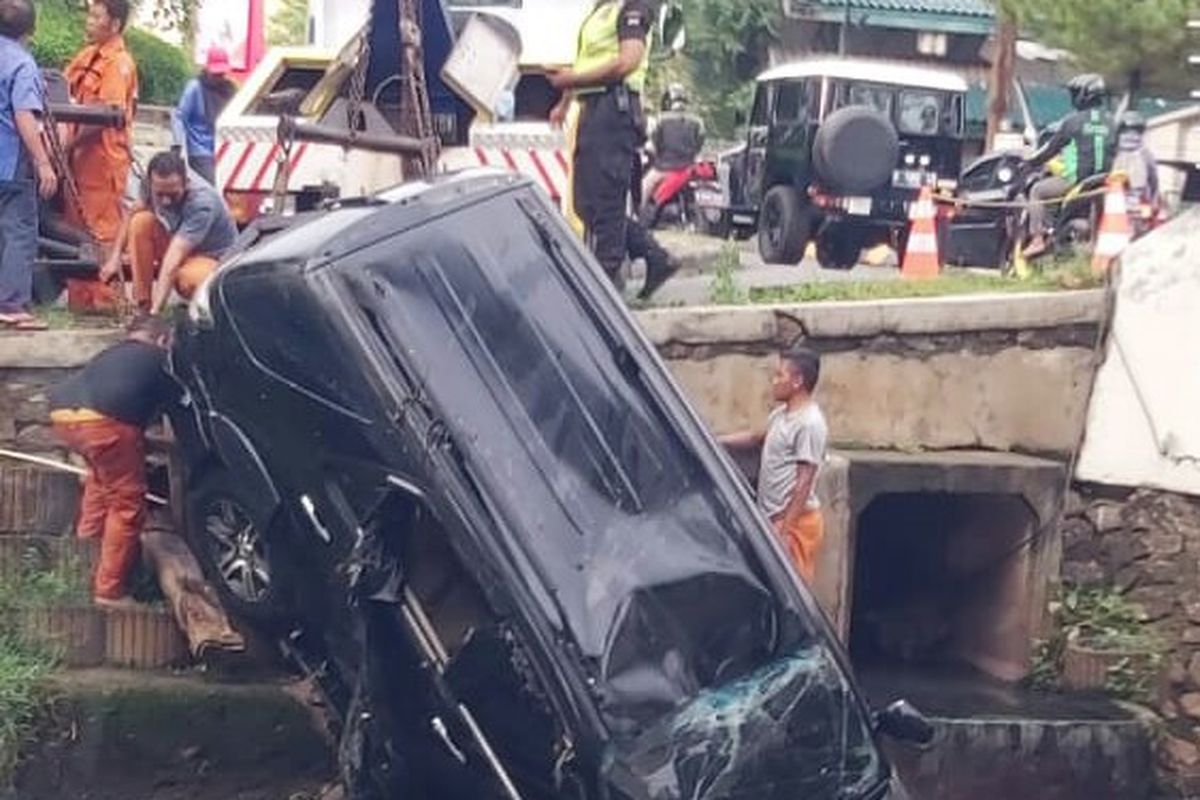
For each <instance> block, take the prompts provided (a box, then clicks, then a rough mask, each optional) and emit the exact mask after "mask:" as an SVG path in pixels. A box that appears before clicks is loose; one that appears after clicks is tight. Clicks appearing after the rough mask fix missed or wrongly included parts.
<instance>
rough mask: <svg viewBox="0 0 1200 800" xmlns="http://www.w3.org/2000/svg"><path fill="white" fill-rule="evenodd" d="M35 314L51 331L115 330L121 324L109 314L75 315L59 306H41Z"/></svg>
mask: <svg viewBox="0 0 1200 800" xmlns="http://www.w3.org/2000/svg"><path fill="white" fill-rule="evenodd" d="M35 313H36V314H37V316H38V318H39V319H41V320H42V321H43V322H45V323H46V324H47V325H49V326H50V330H53V331H64V330H81V329H86V330H94V329H96V328H117V327H120V324H121V321H120V320H119V319H117V318H116V317H115V316H113V315H111V314H76V313H75V312H73V311H68V310H67V309H65V308H62V307H60V306H41V307H39V308H38V309H37V310H36V312H35Z"/></svg>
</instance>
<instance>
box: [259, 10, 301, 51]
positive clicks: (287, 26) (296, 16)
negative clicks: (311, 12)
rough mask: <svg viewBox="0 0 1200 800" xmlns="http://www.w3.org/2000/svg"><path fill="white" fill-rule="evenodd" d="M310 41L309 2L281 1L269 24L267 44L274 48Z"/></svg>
mask: <svg viewBox="0 0 1200 800" xmlns="http://www.w3.org/2000/svg"><path fill="white" fill-rule="evenodd" d="M306 41H308V0H280V2H279V8H278V10H277V11H276V12H275V13H274V14H272V15H271V19H270V20H269V21H268V24H267V42H268V43H269V44H271V45H272V46H279V45H297V44H304V43H305V42H306Z"/></svg>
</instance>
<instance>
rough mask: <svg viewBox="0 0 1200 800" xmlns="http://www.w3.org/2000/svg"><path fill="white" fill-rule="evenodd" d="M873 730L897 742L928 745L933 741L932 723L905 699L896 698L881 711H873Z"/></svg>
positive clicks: (919, 745) (918, 745) (920, 745)
mask: <svg viewBox="0 0 1200 800" xmlns="http://www.w3.org/2000/svg"><path fill="white" fill-rule="evenodd" d="M874 721H875V732H876V733H881V734H883V735H885V736H890V737H891V738H893V739H895V740H896V741H898V742H904V743H906V744H913V745H916V746H917V747H928V746H929V745H930V744H932V743H933V737H934V734H935V731H934V728H933V725H932V724H931V723H930V722H929V720H927V719H926V718H925V715H924V714H922V713H921V712H920V711H918V710H917V709H916V707H915V706H913V704H912V703H910V702H908V701H907V700H897V701H896V702H894V703H892V704H891V705H890V706H888V707H887V708H885V709H884V710H883V711H877V712H875V720H874Z"/></svg>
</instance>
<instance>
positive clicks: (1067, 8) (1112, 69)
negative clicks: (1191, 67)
mask: <svg viewBox="0 0 1200 800" xmlns="http://www.w3.org/2000/svg"><path fill="white" fill-rule="evenodd" d="M1005 2H1006V4H1008V5H1009V6H1011V8H1012V9H1013V11H1014V12H1015V13H1016V15H1017V17H1018V18H1019V19H1020V20H1021V25H1022V28H1023V29H1024V30H1025V31H1026V32H1027V33H1028V34H1029V35H1030V36H1032V37H1033V38H1035V39H1037V40H1038V41H1040V42H1042V43H1044V44H1047V45H1049V46H1051V47H1058V48H1061V49H1063V50H1066V51H1067V52H1069V53H1071V54H1072V56H1073V57H1074V59H1075V61H1076V62H1077V63H1078V64H1079V66H1080V67H1081V68H1082V69H1087V70H1094V71H1096V72H1100V73H1103V74H1104V75H1105V76H1107V77H1109V78H1111V79H1114V80H1116V81H1118V82H1119V83H1122V84H1127V85H1129V86H1130V87H1131V88H1132V89H1133V90H1134V91H1136V90H1138V89H1140V88H1142V87H1143V86H1145V87H1146V88H1153V89H1155V90H1158V91H1168V92H1169V91H1173V90H1179V89H1184V88H1186V87H1188V86H1189V83H1190V82H1189V80H1188V75H1187V56H1188V53H1189V46H1188V32H1187V21H1188V17H1189V13H1188V12H1189V10H1190V8H1189V7H1190V5H1191V3H1190V0H1005Z"/></svg>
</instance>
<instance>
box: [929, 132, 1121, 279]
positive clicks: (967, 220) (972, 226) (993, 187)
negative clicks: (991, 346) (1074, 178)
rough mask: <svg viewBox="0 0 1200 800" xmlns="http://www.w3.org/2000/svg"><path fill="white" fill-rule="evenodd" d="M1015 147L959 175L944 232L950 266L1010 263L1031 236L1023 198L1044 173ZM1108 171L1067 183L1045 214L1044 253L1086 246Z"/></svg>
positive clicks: (1095, 223) (981, 160)
mask: <svg viewBox="0 0 1200 800" xmlns="http://www.w3.org/2000/svg"><path fill="white" fill-rule="evenodd" d="M1045 175H1046V172H1045V170H1044V168H1043V167H1042V166H1041V165H1036V166H1035V165H1033V164H1031V163H1030V162H1029V161H1028V160H1026V158H1025V156H1024V155H1023V154H1022V153H1020V152H1016V151H1002V152H997V153H990V154H988V155H985V156H982V157H980V158H978V159H976V160H975V161H974V162H972V163H971V164H969V165H967V167H966V169H965V170H963V173H962V175H961V176H960V178H959V181H958V187H957V190H956V192H955V196H954V199H955V200H956V201H957V207H956V209H955V211H954V212H953V214H952V215H951V217H950V219H949V222H948V228H947V236H946V254H945V260H946V262H947V263H949V264H952V265H955V266H975V267H980V266H982V267H994V268H997V269H1001V270H1005V269H1007V268H1008V267H1009V265H1010V263H1011V261H1012V258H1013V255H1014V253H1015V252H1016V251H1017V248H1018V247H1021V248H1023V247H1025V246H1026V244H1027V243H1028V241H1029V239H1030V233H1029V211H1028V201H1027V198H1028V197H1029V196H1030V192H1031V190H1032V188H1033V185H1034V184H1035V183H1036V182H1037V181H1039V180H1041V179H1042V178H1043V177H1045ZM1108 179H1109V173H1100V174H1097V175H1092V176H1090V177H1088V178H1085V179H1084V180H1083V181H1080V182H1079V183H1077V184H1076V185H1074V186H1072V187H1071V189H1070V191H1069V192H1067V194H1066V195H1064V196H1063V199H1062V202H1061V203H1060V204H1059V205H1058V207H1057V209H1055V210H1054V211H1053V213H1052V214H1051V215H1050V220H1049V223H1050V224H1049V229H1048V230H1047V232H1046V241H1047V249H1046V251H1045V252H1044V253H1042V254H1039V256H1038V257H1039V258H1044V257H1046V256H1048V255H1053V254H1057V255H1063V256H1066V255H1070V254H1072V253H1080V252H1086V251H1087V250H1089V249H1090V248H1091V246H1092V244H1093V243H1094V240H1095V236H1096V232H1097V230H1098V228H1099V220H1100V214H1101V213H1102V211H1103V208H1104V197H1103V189H1104V186H1105V184H1106V183H1107V182H1108Z"/></svg>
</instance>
